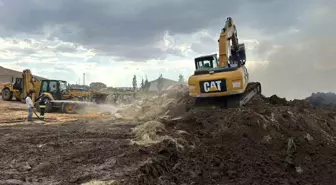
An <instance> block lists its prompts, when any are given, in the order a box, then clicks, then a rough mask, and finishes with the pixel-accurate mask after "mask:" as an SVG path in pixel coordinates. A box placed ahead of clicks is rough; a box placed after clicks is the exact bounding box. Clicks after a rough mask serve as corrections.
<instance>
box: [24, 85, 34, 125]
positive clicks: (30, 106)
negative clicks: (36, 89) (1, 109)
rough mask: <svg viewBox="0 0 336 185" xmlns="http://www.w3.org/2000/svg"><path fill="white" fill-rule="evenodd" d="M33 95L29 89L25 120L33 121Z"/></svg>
mask: <svg viewBox="0 0 336 185" xmlns="http://www.w3.org/2000/svg"><path fill="white" fill-rule="evenodd" d="M32 95H33V92H32V91H29V92H28V94H27V97H26V104H27V106H28V117H27V121H33V109H34V103H33V100H32V99H31V97H32Z"/></svg>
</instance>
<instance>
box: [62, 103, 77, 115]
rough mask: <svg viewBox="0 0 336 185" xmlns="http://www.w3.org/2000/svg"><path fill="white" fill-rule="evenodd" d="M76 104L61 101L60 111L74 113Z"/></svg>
mask: <svg viewBox="0 0 336 185" xmlns="http://www.w3.org/2000/svg"><path fill="white" fill-rule="evenodd" d="M76 108H77V106H76V104H74V103H63V104H62V112H63V113H66V114H76Z"/></svg>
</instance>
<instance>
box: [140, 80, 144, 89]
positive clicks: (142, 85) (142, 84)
mask: <svg viewBox="0 0 336 185" xmlns="http://www.w3.org/2000/svg"><path fill="white" fill-rule="evenodd" d="M140 89H141V91H144V89H145V81H144V79H143V78H142V79H141V84H140Z"/></svg>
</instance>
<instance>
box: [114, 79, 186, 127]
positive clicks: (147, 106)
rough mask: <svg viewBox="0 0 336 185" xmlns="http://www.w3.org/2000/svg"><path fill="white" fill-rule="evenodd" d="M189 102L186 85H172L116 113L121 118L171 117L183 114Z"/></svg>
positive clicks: (143, 119)
mask: <svg viewBox="0 0 336 185" xmlns="http://www.w3.org/2000/svg"><path fill="white" fill-rule="evenodd" d="M190 102H192V99H191V98H190V97H189V94H188V86H186V85H173V86H170V87H169V88H168V89H167V90H165V91H163V92H162V93H161V94H160V95H158V96H153V97H150V98H146V99H142V100H140V101H136V102H135V103H133V104H132V105H126V106H125V107H121V108H120V110H119V111H117V113H118V114H120V115H121V117H123V118H129V119H138V120H139V121H151V120H154V119H159V118H160V117H166V118H172V117H176V116H179V115H182V114H184V113H185V112H186V111H187V107H188V106H187V105H189V104H190Z"/></svg>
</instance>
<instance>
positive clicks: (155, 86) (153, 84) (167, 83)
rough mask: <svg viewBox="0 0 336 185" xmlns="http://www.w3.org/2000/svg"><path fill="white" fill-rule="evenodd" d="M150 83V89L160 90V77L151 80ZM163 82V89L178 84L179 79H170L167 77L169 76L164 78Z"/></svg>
mask: <svg viewBox="0 0 336 185" xmlns="http://www.w3.org/2000/svg"><path fill="white" fill-rule="evenodd" d="M149 83H150V86H149V89H148V90H149V91H156V92H158V91H159V89H158V79H156V80H153V81H150V82H149ZM162 83H163V88H162V90H165V89H167V88H168V87H169V86H172V85H175V84H177V81H175V80H170V79H167V78H162Z"/></svg>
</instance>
